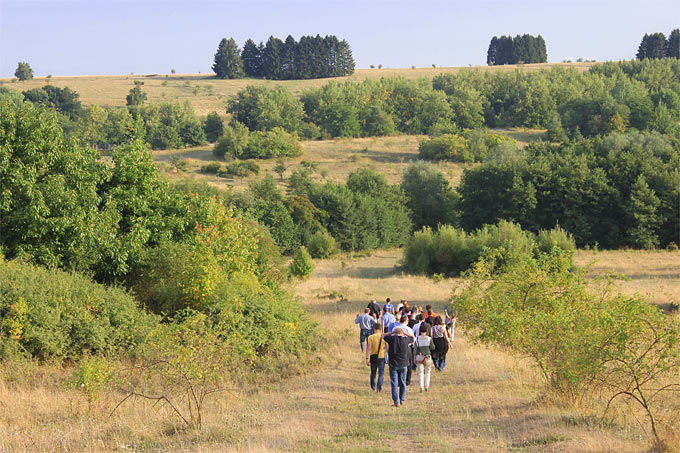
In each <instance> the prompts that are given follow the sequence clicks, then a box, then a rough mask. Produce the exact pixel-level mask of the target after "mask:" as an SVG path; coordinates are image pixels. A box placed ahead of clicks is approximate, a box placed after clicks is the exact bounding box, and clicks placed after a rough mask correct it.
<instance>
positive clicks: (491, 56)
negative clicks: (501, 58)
mask: <svg viewBox="0 0 680 453" xmlns="http://www.w3.org/2000/svg"><path fill="white" fill-rule="evenodd" d="M497 54H498V38H497V37H496V36H494V37H493V38H491V42H490V43H489V50H487V51H486V64H488V65H489V66H493V65H495V64H496V58H497Z"/></svg>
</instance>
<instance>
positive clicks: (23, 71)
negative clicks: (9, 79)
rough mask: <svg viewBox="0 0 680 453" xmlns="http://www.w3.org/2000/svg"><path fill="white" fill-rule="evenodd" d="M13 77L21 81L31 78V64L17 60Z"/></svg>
mask: <svg viewBox="0 0 680 453" xmlns="http://www.w3.org/2000/svg"><path fill="white" fill-rule="evenodd" d="M14 77H16V78H17V79H19V80H21V81H22V82H23V81H24V80H31V79H33V69H32V68H31V65H29V64H28V63H26V62H21V61H20V62H19V63H18V64H17V69H16V71H14Z"/></svg>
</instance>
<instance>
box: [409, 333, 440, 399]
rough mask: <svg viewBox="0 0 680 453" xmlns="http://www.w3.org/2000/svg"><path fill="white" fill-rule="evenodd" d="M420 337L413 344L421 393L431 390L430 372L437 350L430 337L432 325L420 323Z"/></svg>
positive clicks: (414, 360)
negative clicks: (433, 353)
mask: <svg viewBox="0 0 680 453" xmlns="http://www.w3.org/2000/svg"><path fill="white" fill-rule="evenodd" d="M419 330H420V335H419V336H418V338H416V341H415V342H414V343H413V362H414V363H415V364H416V369H417V370H418V383H419V384H420V391H421V392H422V391H423V390H425V391H426V392H427V391H428V390H429V389H430V372H431V371H432V357H431V356H432V351H434V349H435V345H434V342H433V341H432V337H430V325H429V324H428V323H426V322H423V323H420V329H419Z"/></svg>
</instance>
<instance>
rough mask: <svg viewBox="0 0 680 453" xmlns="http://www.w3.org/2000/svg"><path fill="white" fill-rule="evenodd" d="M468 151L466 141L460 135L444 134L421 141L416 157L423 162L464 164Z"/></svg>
mask: <svg viewBox="0 0 680 453" xmlns="http://www.w3.org/2000/svg"><path fill="white" fill-rule="evenodd" d="M467 149H468V146H467V140H466V139H465V138H464V137H461V136H460V135H455V134H445V135H440V136H439V137H434V138H432V139H430V140H423V141H421V142H420V145H419V146H418V157H419V158H421V159H424V160H433V161H438V160H450V161H453V162H464V161H465V157H464V156H465V153H466V151H467Z"/></svg>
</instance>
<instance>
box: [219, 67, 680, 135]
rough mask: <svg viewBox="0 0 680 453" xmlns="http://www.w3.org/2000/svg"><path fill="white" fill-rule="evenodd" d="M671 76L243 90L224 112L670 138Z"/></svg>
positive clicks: (296, 120) (372, 129)
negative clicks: (631, 132)
mask: <svg viewBox="0 0 680 453" xmlns="http://www.w3.org/2000/svg"><path fill="white" fill-rule="evenodd" d="M679 80H680V63H678V60H676V59H661V60H644V61H633V62H623V63H604V64H599V65H596V66H594V67H593V68H591V69H590V70H589V71H586V72H578V71H577V70H575V69H573V68H552V69H550V70H540V71H532V72H525V71H520V70H516V71H512V72H489V71H479V70H471V71H460V72H458V73H456V74H441V75H439V76H436V77H435V78H434V79H433V80H427V79H410V80H407V79H404V78H398V77H396V78H385V79H381V80H378V81H376V80H366V81H364V82H360V83H359V82H344V83H338V82H336V81H331V82H329V83H327V84H326V85H324V86H322V87H319V88H313V89H309V90H307V91H305V92H304V93H303V94H302V95H301V96H300V97H299V98H298V97H296V96H295V95H293V93H291V92H290V91H289V90H287V89H286V88H284V87H276V88H267V87H255V86H249V87H246V88H245V89H244V90H242V91H240V92H239V93H237V95H236V96H235V97H234V98H233V99H231V100H230V101H229V103H228V105H227V113H229V114H231V116H232V118H233V119H234V120H236V121H238V122H240V123H242V124H244V125H245V126H246V127H247V128H248V129H250V130H269V129H272V128H274V127H280V128H282V129H284V130H285V131H287V132H289V133H297V134H298V135H300V136H302V137H305V138H309V139H317V138H330V137H361V136H380V135H392V134H395V133H407V134H428V135H432V136H438V135H442V134H460V133H462V131H463V130H465V129H477V128H480V127H492V128H496V127H513V126H515V127H517V126H519V127H531V128H547V129H549V132H550V135H551V139H553V140H556V141H560V140H565V139H567V138H576V139H578V138H579V137H582V136H584V137H592V136H596V135H604V134H608V133H610V132H613V131H618V132H623V131H626V130H630V129H636V130H641V131H645V130H656V131H659V132H661V133H663V134H670V135H677V134H678V121H680V82H679Z"/></svg>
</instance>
